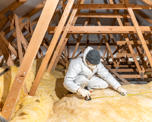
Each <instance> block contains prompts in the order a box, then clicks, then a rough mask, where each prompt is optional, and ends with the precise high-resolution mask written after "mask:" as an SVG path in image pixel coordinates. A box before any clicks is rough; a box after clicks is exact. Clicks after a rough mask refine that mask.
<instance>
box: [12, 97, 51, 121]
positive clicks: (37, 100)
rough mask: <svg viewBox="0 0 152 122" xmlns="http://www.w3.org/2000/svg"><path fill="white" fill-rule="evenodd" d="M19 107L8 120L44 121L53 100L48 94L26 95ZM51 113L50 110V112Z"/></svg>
mask: <svg viewBox="0 0 152 122" xmlns="http://www.w3.org/2000/svg"><path fill="white" fill-rule="evenodd" d="M19 106H20V109H19V110H18V111H17V112H16V114H15V116H14V117H12V120H11V121H10V122H46V120H47V118H48V115H49V113H50V112H51V111H52V106H53V100H52V98H51V97H50V96H46V95H45V96H41V97H39V96H34V97H32V96H26V97H25V98H24V99H23V100H22V102H21V104H19ZM51 113H52V112H51Z"/></svg>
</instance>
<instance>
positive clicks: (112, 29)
mask: <svg viewBox="0 0 152 122" xmlns="http://www.w3.org/2000/svg"><path fill="white" fill-rule="evenodd" d="M139 29H141V31H142V32H146V31H147V32H148V31H151V29H150V27H146V26H140V27H139ZM130 32H133V33H136V29H135V28H134V27H133V26H123V27H119V26H71V27H70V29H69V33H90V34H91V33H130Z"/></svg>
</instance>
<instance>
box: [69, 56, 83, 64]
mask: <svg viewBox="0 0 152 122" xmlns="http://www.w3.org/2000/svg"><path fill="white" fill-rule="evenodd" d="M71 63H82V58H81V57H79V58H76V59H72V60H71Z"/></svg>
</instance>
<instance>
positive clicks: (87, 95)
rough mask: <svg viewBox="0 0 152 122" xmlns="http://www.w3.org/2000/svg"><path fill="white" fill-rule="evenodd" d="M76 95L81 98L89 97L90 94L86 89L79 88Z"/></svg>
mask: <svg viewBox="0 0 152 122" xmlns="http://www.w3.org/2000/svg"><path fill="white" fill-rule="evenodd" d="M77 93H78V94H80V95H82V97H89V96H90V92H89V91H88V90H86V89H83V88H81V87H80V88H79V89H78V91H77Z"/></svg>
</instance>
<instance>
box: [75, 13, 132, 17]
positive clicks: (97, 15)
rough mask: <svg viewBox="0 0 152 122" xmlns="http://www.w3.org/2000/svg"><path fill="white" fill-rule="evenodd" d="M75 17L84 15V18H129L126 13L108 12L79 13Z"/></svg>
mask: <svg viewBox="0 0 152 122" xmlns="http://www.w3.org/2000/svg"><path fill="white" fill-rule="evenodd" d="M77 17H83V18H84V17H86V18H124V17H127V18H130V16H128V15H121V14H109V13H106V14H105V13H79V14H77Z"/></svg>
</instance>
